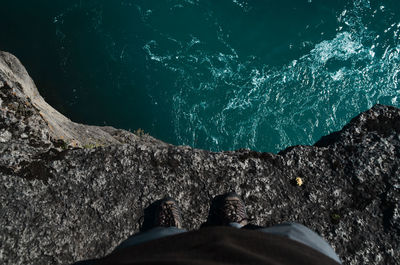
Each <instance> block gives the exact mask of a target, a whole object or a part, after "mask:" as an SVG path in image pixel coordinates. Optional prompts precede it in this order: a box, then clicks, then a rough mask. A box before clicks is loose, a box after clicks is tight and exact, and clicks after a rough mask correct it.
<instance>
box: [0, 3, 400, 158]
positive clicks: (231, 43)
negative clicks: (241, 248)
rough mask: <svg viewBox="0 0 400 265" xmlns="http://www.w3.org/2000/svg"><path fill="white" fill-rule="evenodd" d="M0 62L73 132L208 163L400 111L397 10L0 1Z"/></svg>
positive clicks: (399, 6) (378, 6) (382, 6)
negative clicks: (93, 128)
mask: <svg viewBox="0 0 400 265" xmlns="http://www.w3.org/2000/svg"><path fill="white" fill-rule="evenodd" d="M1 11H2V12H1V16H0V25H1V29H2V32H1V34H0V50H5V51H9V52H11V53H13V54H15V55H16V56H17V57H19V58H20V59H21V61H22V63H23V64H24V65H25V66H26V67H27V69H28V72H29V73H30V74H31V76H32V78H33V79H34V81H35V82H36V84H37V86H38V88H39V91H40V93H41V94H42V95H43V96H44V97H45V99H46V100H47V101H48V102H49V103H50V104H51V105H52V106H53V107H55V108H56V109H58V110H59V111H60V112H62V113H63V114H65V115H66V116H68V117H69V118H71V119H72V120H74V121H76V122H81V123H88V124H96V125H110V126H114V127H118V128H124V129H127V130H131V131H135V130H137V129H138V128H141V129H142V130H144V131H145V132H146V133H149V134H150V135H152V136H154V137H157V138H159V139H161V140H164V141H166V142H169V143H173V144H178V145H190V146H192V147H196V148H203V149H208V150H212V151H220V150H234V149H239V148H249V149H253V150H258V151H265V152H274V153H276V152H279V151H280V150H282V149H284V148H286V147H288V146H291V145H312V144H314V143H315V142H316V141H317V140H318V139H319V138H320V137H321V136H323V135H326V134H329V133H331V132H333V131H337V130H340V129H341V128H342V127H343V126H344V125H345V124H346V123H347V122H349V121H350V119H351V118H353V117H354V116H356V115H357V114H359V113H360V112H362V111H365V110H367V109H368V108H370V107H372V106H373V105H374V104H376V103H380V104H387V105H393V106H397V107H400V88H399V82H400V2H399V0H376V1H372V0H371V1H368V0H348V1H345V0H343V1H339V0H329V1H327V0H318V1H317V0H274V1H270V0H264V1H261V0H86V1H85V0H81V1H80V0H52V1H49V0H40V1H31V0H25V1H23V0H13V1H8V0H4V1H2V3H1Z"/></svg>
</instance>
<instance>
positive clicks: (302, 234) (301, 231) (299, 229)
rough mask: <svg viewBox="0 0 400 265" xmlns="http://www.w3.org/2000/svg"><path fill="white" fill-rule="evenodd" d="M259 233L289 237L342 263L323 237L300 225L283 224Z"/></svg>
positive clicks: (261, 229)
mask: <svg viewBox="0 0 400 265" xmlns="http://www.w3.org/2000/svg"><path fill="white" fill-rule="evenodd" d="M257 230H258V231H262V232H265V233H269V234H274V235H281V236H285V237H288V238H290V239H292V240H295V241H297V242H300V243H303V244H304V245H307V246H309V247H311V248H313V249H315V250H318V251H319V252H321V253H323V254H325V255H326V256H328V257H330V258H332V259H334V260H335V261H337V262H339V263H342V262H341V261H340V258H339V257H338V255H337V254H336V253H335V251H334V250H333V248H332V247H331V246H330V245H329V244H328V242H326V241H325V240H324V239H323V238H322V237H321V236H319V235H318V234H317V233H315V232H314V231H312V230H311V229H309V228H307V227H306V226H304V225H301V224H298V223H283V224H279V225H275V226H272V227H268V228H260V229H257Z"/></svg>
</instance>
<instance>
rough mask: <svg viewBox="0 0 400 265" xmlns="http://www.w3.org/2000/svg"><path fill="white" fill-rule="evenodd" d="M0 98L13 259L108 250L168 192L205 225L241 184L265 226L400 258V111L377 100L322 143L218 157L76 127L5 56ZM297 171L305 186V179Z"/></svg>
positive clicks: (377, 260) (365, 258) (7, 232)
mask: <svg viewBox="0 0 400 265" xmlns="http://www.w3.org/2000/svg"><path fill="white" fill-rule="evenodd" d="M0 100H1V101H0V102H1V111H0V128H1V131H0V155H1V159H0V178H1V182H2V185H0V202H1V205H2V210H1V211H2V214H1V215H0V242H2V246H1V251H0V263H1V264H68V263H71V262H74V261H77V260H80V259H88V258H95V257H100V256H103V255H105V254H107V253H110V251H111V250H112V249H113V248H114V247H115V246H116V245H118V243H119V242H121V241H122V240H124V239H125V238H126V237H127V236H129V235H130V234H132V233H134V232H137V231H138V229H139V220H140V217H141V215H142V211H143V209H144V208H145V207H146V206H148V205H149V204H150V203H151V202H152V201H153V200H156V199H159V198H161V197H163V196H165V195H167V194H168V195H170V196H173V197H174V198H176V200H177V201H178V202H179V204H180V205H181V207H182V210H183V215H184V221H185V226H186V227H187V228H188V229H197V228H198V227H199V226H200V224H201V223H202V222H204V221H205V219H206V216H207V212H208V208H209V203H210V199H211V198H212V197H213V196H215V195H217V194H221V193H224V192H227V191H231V190H234V191H236V192H238V193H239V194H241V195H242V196H243V197H244V200H245V202H246V204H247V207H248V213H249V216H250V217H251V218H254V219H255V220H254V221H253V222H254V223H255V224H258V225H265V226H269V225H273V224H277V223H280V222H284V221H296V222H299V223H302V224H304V225H307V226H309V227H310V228H311V229H313V230H315V231H317V232H318V233H320V234H321V235H322V236H324V237H325V238H326V239H327V240H328V241H329V242H330V243H331V244H332V246H333V247H334V249H335V250H336V251H337V253H338V254H339V256H340V257H341V259H342V260H343V264H352V265H353V264H354V265H355V264H382V265H383V264H400V254H399V253H400V251H399V248H400V214H399V212H400V210H399V207H400V206H399V205H400V202H399V200H400V190H399V187H400V177H399V176H400V137H399V135H400V110H399V109H398V108H395V107H390V106H383V105H375V106H374V107H372V108H371V109H370V110H368V111H366V112H363V113H361V114H360V115H358V116H357V117H355V118H354V119H353V120H351V121H350V122H349V124H347V125H346V126H345V127H344V128H343V129H342V130H340V131H339V132H335V133H332V134H330V135H328V136H325V137H322V138H321V140H320V141H318V142H317V143H316V144H315V145H314V146H294V147H289V148H287V149H285V150H283V151H281V152H280V153H279V154H276V155H275V154H270V153H259V152H254V151H251V150H246V149H242V150H237V151H229V152H209V151H206V150H198V149H193V148H190V147H188V146H173V145H169V144H167V143H164V142H162V141H159V140H157V139H154V138H152V137H151V136H149V135H142V136H141V137H138V136H137V135H135V134H133V133H130V132H127V131H124V130H118V129H115V128H112V127H99V126H88V125H83V124H77V123H74V122H72V121H70V120H69V119H68V118H66V117H64V116H63V115H62V114H60V113H59V112H57V111H56V110H54V109H53V108H52V107H51V106H50V105H48V104H47V103H46V102H45V101H44V100H43V98H42V97H41V96H40V94H39V93H38V91H37V89H36V87H35V85H34V83H33V81H32V80H31V79H30V77H29V75H28V73H27V72H26V70H25V69H24V67H23V66H22V65H21V63H20V62H19V61H18V59H16V58H15V57H14V56H12V55H11V54H9V53H5V52H0ZM25 135H27V136H28V137H27V138H26V137H25ZM22 136H23V137H22ZM2 139H3V140H2ZM73 141H74V143H76V146H75V147H74V146H72V144H71V145H70V144H69V143H72V142H73ZM93 143H96V146H93ZM85 146H86V147H87V148H82V147H85ZM92 146H93V147H95V148H91V147H92ZM296 178H300V179H301V180H302V182H303V183H302V185H293V180H296Z"/></svg>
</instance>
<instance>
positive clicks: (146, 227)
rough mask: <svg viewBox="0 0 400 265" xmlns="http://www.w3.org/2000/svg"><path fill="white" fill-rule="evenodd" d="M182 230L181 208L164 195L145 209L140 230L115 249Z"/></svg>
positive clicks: (183, 230) (174, 233) (184, 230)
mask: <svg viewBox="0 0 400 265" xmlns="http://www.w3.org/2000/svg"><path fill="white" fill-rule="evenodd" d="M184 232H186V229H184V228H183V225H182V216H181V210H180V208H179V206H178V204H177V202H176V201H175V200H174V199H172V198H170V197H166V198H164V199H163V200H158V201H155V202H154V203H152V204H151V205H150V206H149V207H147V208H146V209H145V215H144V222H143V225H142V228H141V232H140V233H138V234H134V235H132V236H130V237H129V238H128V239H126V240H125V241H123V242H122V243H121V244H119V245H118V246H117V247H116V248H115V250H119V249H122V248H126V247H130V246H134V245H138V244H141V243H145V242H148V241H151V240H155V239H158V238H162V237H166V236H172V235H176V234H180V233H184ZM115 250H114V251H115Z"/></svg>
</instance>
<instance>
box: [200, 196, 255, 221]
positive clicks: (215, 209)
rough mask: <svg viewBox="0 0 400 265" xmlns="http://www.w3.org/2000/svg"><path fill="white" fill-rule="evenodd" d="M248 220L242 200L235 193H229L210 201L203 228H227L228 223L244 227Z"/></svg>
mask: <svg viewBox="0 0 400 265" xmlns="http://www.w3.org/2000/svg"><path fill="white" fill-rule="evenodd" d="M248 219H249V217H248V216H247V213H246V206H245V204H244V202H243V200H242V199H241V198H240V196H239V195H237V194H236V193H235V192H230V193H226V194H223V195H218V196H216V197H215V198H214V199H213V200H212V202H211V206H210V211H209V213H208V218H207V222H206V223H205V224H204V225H203V226H219V225H225V226H227V225H229V224H230V223H238V224H239V225H240V226H245V225H247V224H248Z"/></svg>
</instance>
